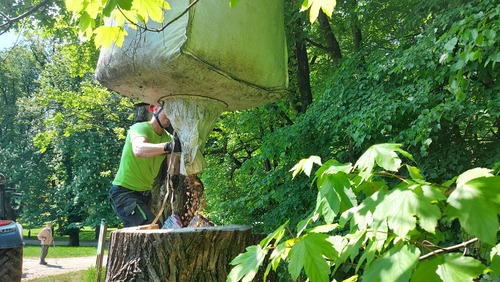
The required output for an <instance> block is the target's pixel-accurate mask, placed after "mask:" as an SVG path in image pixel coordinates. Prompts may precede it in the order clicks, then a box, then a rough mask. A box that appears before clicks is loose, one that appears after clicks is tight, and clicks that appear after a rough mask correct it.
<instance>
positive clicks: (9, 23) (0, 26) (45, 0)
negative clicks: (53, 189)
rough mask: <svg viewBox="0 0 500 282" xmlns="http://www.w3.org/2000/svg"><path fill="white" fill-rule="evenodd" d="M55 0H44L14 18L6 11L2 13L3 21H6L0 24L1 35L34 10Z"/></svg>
mask: <svg viewBox="0 0 500 282" xmlns="http://www.w3.org/2000/svg"><path fill="white" fill-rule="evenodd" d="M52 1H53V0H43V1H42V2H40V3H38V4H36V5H35V6H33V7H31V9H29V10H28V11H27V12H25V13H23V14H21V15H19V16H17V17H14V18H9V17H8V15H6V14H4V13H1V14H0V16H1V17H2V18H3V21H5V22H4V23H2V24H0V29H1V30H0V35H2V34H4V33H6V32H7V31H9V29H10V28H11V27H12V26H13V25H14V24H15V23H17V22H19V21H20V20H22V19H24V18H26V17H28V16H30V15H31V14H33V13H34V12H36V10H38V9H40V8H41V7H43V6H47V5H48V4H49V3H50V2H52Z"/></svg>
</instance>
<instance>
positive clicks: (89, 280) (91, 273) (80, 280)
mask: <svg viewBox="0 0 500 282" xmlns="http://www.w3.org/2000/svg"><path fill="white" fill-rule="evenodd" d="M105 276H106V268H105V267H103V268H102V271H101V281H104V278H105ZM96 278H97V269H96V268H95V267H91V268H89V269H87V270H80V271H74V272H69V273H64V274H58V275H52V276H48V277H41V278H35V279H31V280H30V281H32V282H54V281H64V282H95V281H96Z"/></svg>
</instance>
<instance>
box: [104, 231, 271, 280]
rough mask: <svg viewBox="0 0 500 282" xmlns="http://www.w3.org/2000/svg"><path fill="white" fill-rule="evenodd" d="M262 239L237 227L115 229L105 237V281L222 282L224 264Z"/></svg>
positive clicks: (226, 268)
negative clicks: (106, 242) (106, 248)
mask: <svg viewBox="0 0 500 282" xmlns="http://www.w3.org/2000/svg"><path fill="white" fill-rule="evenodd" d="M262 238H263V235H256V234H252V232H251V228H250V227H248V226H241V225H231V226H214V227H199V228H182V229H149V230H144V229H139V227H130V228H124V229H120V230H117V231H113V232H112V233H111V238H110V246H109V252H108V261H107V265H106V267H107V269H106V281H175V282H182V281H189V282H192V281H198V282H203V281H226V278H227V275H228V274H229V272H230V271H231V268H232V266H231V265H230V264H229V263H230V262H231V261H232V260H233V259H234V258H235V257H236V256H237V255H238V254H240V253H242V252H244V251H245V249H246V247H248V246H250V245H255V244H257V243H258V242H259V241H260V240H261V239H262ZM258 275H260V279H255V281H262V277H263V276H262V271H261V272H260V273H259V274H258ZM270 277H272V276H270ZM272 280H274V279H272ZM268 281H269V279H268Z"/></svg>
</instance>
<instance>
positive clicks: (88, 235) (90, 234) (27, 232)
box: [23, 226, 116, 242]
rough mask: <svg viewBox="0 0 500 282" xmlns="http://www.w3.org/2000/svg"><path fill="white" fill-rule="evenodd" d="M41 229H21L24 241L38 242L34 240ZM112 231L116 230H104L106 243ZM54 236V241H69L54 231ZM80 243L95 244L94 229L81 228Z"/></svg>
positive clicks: (65, 236) (66, 236) (66, 237)
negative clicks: (88, 242)
mask: <svg viewBox="0 0 500 282" xmlns="http://www.w3.org/2000/svg"><path fill="white" fill-rule="evenodd" d="M43 228H44V226H41V227H37V228H31V229H28V228H26V227H24V228H23V236H24V239H25V240H26V239H32V240H38V239H37V238H36V235H38V233H40V231H42V229H43ZM114 230H116V228H108V229H107V230H106V242H109V235H110V234H111V231H114ZM54 235H55V237H54V240H56V241H69V236H68V235H64V236H59V234H58V232H57V230H55V232H54ZM80 241H90V242H97V240H96V239H95V231H94V229H92V228H90V227H84V228H82V229H81V230H80Z"/></svg>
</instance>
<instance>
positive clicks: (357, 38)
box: [350, 0, 363, 52]
mask: <svg viewBox="0 0 500 282" xmlns="http://www.w3.org/2000/svg"><path fill="white" fill-rule="evenodd" d="M350 3H351V5H352V13H351V24H352V39H353V42H354V51H356V52H357V51H359V50H360V49H361V44H362V40H363V37H362V34H361V27H360V24H359V19H358V12H356V8H357V6H358V2H357V0H352V1H351V2H350Z"/></svg>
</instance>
